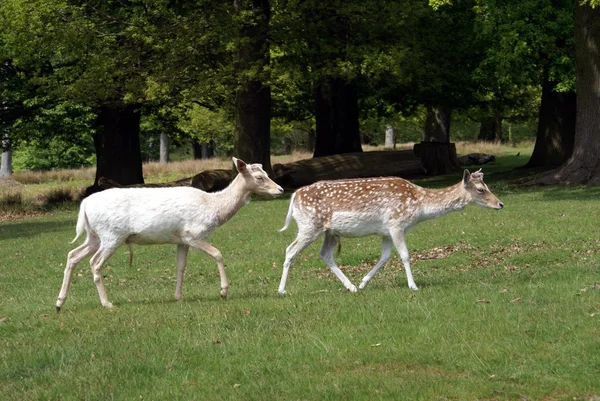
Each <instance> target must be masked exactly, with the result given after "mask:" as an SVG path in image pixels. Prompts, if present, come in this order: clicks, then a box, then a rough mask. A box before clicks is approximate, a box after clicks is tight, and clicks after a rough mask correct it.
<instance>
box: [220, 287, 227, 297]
mask: <svg viewBox="0 0 600 401" xmlns="http://www.w3.org/2000/svg"><path fill="white" fill-rule="evenodd" d="M228 292H229V288H221V298H227V293H228Z"/></svg>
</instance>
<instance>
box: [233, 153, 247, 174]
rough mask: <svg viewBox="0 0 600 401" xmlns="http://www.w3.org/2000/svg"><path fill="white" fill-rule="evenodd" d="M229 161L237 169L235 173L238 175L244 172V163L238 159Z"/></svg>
mask: <svg viewBox="0 0 600 401" xmlns="http://www.w3.org/2000/svg"><path fill="white" fill-rule="evenodd" d="M231 160H233V164H234V165H235V168H236V169H237V171H238V172H239V173H243V172H244V171H246V167H247V165H246V163H244V161H243V160H240V159H238V158H235V157H233V158H232V159H231Z"/></svg>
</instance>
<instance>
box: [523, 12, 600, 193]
mask: <svg viewBox="0 0 600 401" xmlns="http://www.w3.org/2000/svg"><path fill="white" fill-rule="evenodd" d="M598 49H600V6H599V7H596V8H592V7H591V6H590V5H589V4H583V5H582V4H580V3H579V2H576V3H575V64H576V84H575V86H576V92H577V113H576V117H575V120H576V123H575V142H574V145H573V153H572V155H571V157H570V158H569V160H567V161H566V162H565V164H563V165H562V166H561V167H560V168H558V169H557V170H554V171H551V172H549V173H547V174H545V175H543V176H542V177H540V178H538V179H536V180H533V181H531V182H530V184H542V185H551V184H558V183H562V184H586V183H587V184H592V185H600V113H599V111H600V52H599V51H598Z"/></svg>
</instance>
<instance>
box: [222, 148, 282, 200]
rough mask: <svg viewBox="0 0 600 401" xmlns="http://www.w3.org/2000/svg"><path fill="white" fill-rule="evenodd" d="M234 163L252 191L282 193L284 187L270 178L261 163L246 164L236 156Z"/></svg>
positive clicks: (270, 193)
mask: <svg viewBox="0 0 600 401" xmlns="http://www.w3.org/2000/svg"><path fill="white" fill-rule="evenodd" d="M233 164H234V165H235V168H236V169H237V171H238V173H240V174H241V176H242V177H243V178H244V180H245V181H246V186H247V187H248V189H249V190H250V192H252V193H255V194H262V195H280V194H282V193H283V188H281V187H280V186H279V185H277V184H276V183H275V182H274V181H273V180H272V179H270V178H269V176H268V175H267V173H266V172H265V171H264V170H263V168H262V165H261V164H246V163H245V162H243V161H242V160H240V159H237V158H235V157H234V158H233Z"/></svg>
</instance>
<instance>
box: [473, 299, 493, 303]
mask: <svg viewBox="0 0 600 401" xmlns="http://www.w3.org/2000/svg"><path fill="white" fill-rule="evenodd" d="M475 302H476V303H478V304H489V303H492V301H490V300H489V299H485V298H482V299H478V300H477V301H475Z"/></svg>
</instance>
